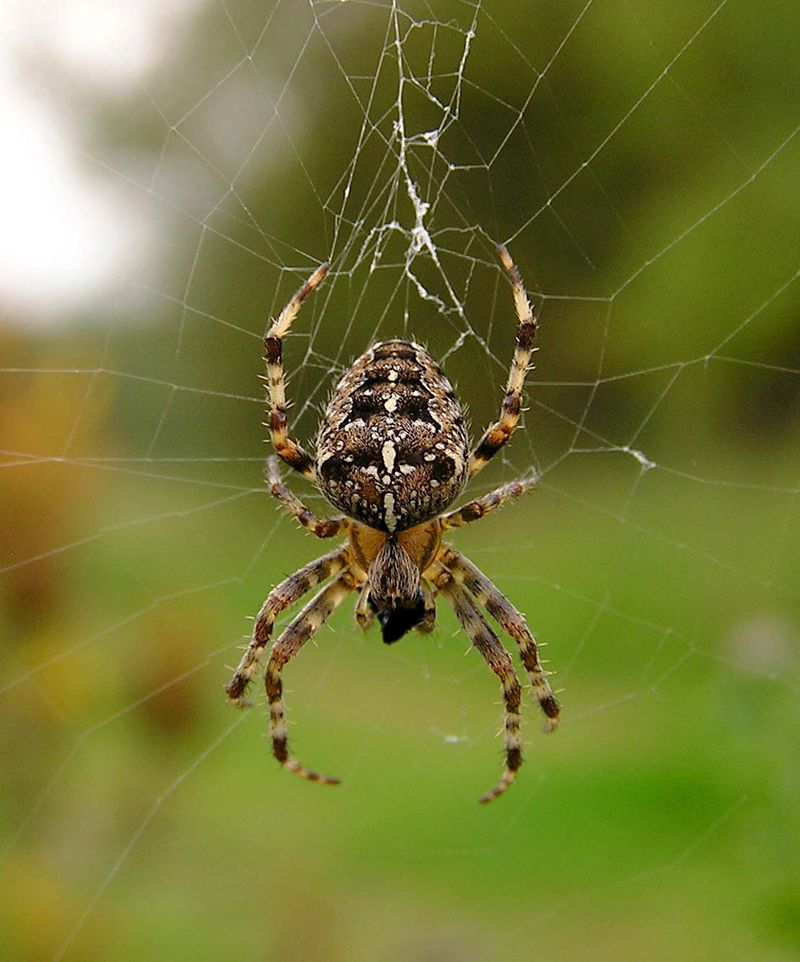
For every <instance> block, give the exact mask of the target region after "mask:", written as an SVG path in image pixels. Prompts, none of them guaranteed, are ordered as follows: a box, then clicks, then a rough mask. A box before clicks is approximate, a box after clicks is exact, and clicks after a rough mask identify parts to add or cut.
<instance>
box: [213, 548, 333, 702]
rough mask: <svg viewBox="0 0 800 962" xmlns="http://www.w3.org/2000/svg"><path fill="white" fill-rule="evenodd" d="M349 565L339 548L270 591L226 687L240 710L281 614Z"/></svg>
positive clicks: (229, 695) (296, 572)
mask: <svg viewBox="0 0 800 962" xmlns="http://www.w3.org/2000/svg"><path fill="white" fill-rule="evenodd" d="M347 563H348V555H347V550H346V549H343V548H337V549H336V550H335V551H331V552H330V554H326V555H323V556H322V557H321V558H317V560H316V561H312V562H311V563H310V564H307V565H305V566H304V567H303V568H300V569H299V570H298V571H295V573H294V574H293V575H289V577H288V578H286V579H285V580H284V581H282V582H281V583H280V584H279V585H277V586H276V587H275V588H273V589H272V591H270V593H269V594H268V595H267V600H266V601H265V602H264V604H263V605H262V606H261V611H259V613H258V617H257V618H256V622H255V624H254V625H253V634H252V636H251V638H250V643H249V644H248V646H247V649H246V650H245V653H244V654H243V655H242V659H241V661H240V662H239V667H238V668H237V669H236V671H235V672H234V673H233V677H232V678H231V680H230V681H229V682H228V684H227V686H226V688H225V691H226V692H227V693H228V698H230V700H231V701H232V702H234V703H235V704H236V705H238V706H239V707H240V708H244V707H247V702H245V701H244V699H243V696H244V693H245V689H246V688H247V686H248V684H249V683H250V679H251V678H252V677H253V673H254V672H255V670H256V666H257V665H258V659H259V658H260V657H261V653H262V652H263V651H264V649H265V648H266V646H267V644H268V643H269V640H270V637H271V635H272V626H273V625H274V624H275V619H276V618H277V617H278V615H279V614H280V613H281V612H282V611H284V610H285V609H286V608H289V607H290V606H291V605H293V604H294V603H295V602H296V601H298V600H299V599H300V598H302V597H303V595H305V594H308V592H309V591H311V589H312V588H314V587H315V586H316V585H318V584H319V583H320V582H321V581H326V580H327V579H328V578H330V577H331V576H332V575H335V574H339V572H340V571H341V570H342V569H343V568H345V567H346V566H347Z"/></svg>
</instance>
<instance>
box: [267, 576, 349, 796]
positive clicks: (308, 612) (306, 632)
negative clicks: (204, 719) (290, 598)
mask: <svg viewBox="0 0 800 962" xmlns="http://www.w3.org/2000/svg"><path fill="white" fill-rule="evenodd" d="M356 587H357V583H356V580H355V578H354V577H353V575H352V574H351V573H350V572H349V571H345V572H344V574H342V575H341V576H340V577H339V578H337V579H336V581H333V582H331V584H329V585H327V587H325V588H323V589H322V591H320V592H319V594H317V595H316V596H315V597H314V598H312V600H311V601H310V602H309V603H308V604H307V605H306V606H305V608H303V610H302V611H301V612H300V614H299V615H298V616H297V617H296V618H295V619H294V621H292V623H291V624H290V625H289V626H288V627H287V628H286V630H285V631H284V632H283V634H282V635H281V636H280V638H278V640H277V641H276V642H275V644H274V645H273V647H272V651H271V652H270V656H269V661H268V662H267V668H266V671H265V672H264V685H265V687H266V689H267V698H268V699H269V737H270V739H271V740H272V754H273V755H274V756H275V758H277V760H278V761H279V762H280V763H281V765H283V767H284V768H287V769H289V771H291V772H294V773H295V774H296V775H300V776H301V777H302V778H307V779H309V781H312V782H322V783H323V784H325V785H338V784H339V779H338V778H329V777H328V776H327V775H320V774H318V773H317V772H312V771H310V770H309V769H307V768H304V767H303V766H302V765H301V764H300V762H298V761H297V760H296V759H294V758H292V757H291V755H290V754H289V740H288V736H287V734H286V713H285V709H284V706H283V682H282V681H281V672H282V671H283V668H284V666H285V665H286V663H287V662H288V661H290V660H291V659H292V658H293V657H294V656H295V655H296V654H297V652H298V651H299V650H300V649H301V648H302V647H303V645H304V644H305V643H306V642H307V641H308V639H309V638H310V637H311V636H312V635H313V634H314V633H315V632H317V631H318V630H319V629H320V628H321V627H322V625H323V624H324V623H325V621H326V620H327V619H328V618H329V617H330V615H331V614H332V613H333V612H334V611H335V610H336V608H338V607H339V605H340V604H341V603H342V602H343V601H344V599H345V598H346V597H347V596H348V595H349V594H350V592H351V591H353V590H355V588H356Z"/></svg>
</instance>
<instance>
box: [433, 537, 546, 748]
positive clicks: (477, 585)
mask: <svg viewBox="0 0 800 962" xmlns="http://www.w3.org/2000/svg"><path fill="white" fill-rule="evenodd" d="M440 560H441V562H442V564H444V566H445V567H446V568H447V570H448V571H449V572H451V573H452V574H454V575H455V576H456V578H457V579H458V580H459V581H461V582H463V584H464V586H465V587H466V589H467V590H468V591H469V592H470V594H471V595H473V596H474V597H475V600H476V601H477V602H478V604H479V605H483V607H484V608H485V609H486V610H487V611H488V612H489V614H490V615H491V616H492V618H494V620H495V621H496V622H497V623H498V625H500V627H501V628H502V629H503V631H506V632H508V634H509V635H511V637H512V638H513V639H514V641H516V643H517V645H518V647H519V656H520V660H521V661H522V664H523V666H524V667H525V671H526V672H527V673H528V679H529V681H530V685H531V691H532V692H533V694H534V697H535V698H536V700H537V701H538V702H539V708H541V710H542V713H543V714H544V716H545V718H546V719H547V724H546V726H545V731H547V732H551V731H553V730H554V729H555V728H556V727H557V726H558V716H559V711H560V709H559V704H558V701H557V699H556V696H555V695H554V694H553V689H552V688H551V687H550V682H549V681H548V680H547V675H548V672H546V671H545V670H544V669H543V668H542V665H541V662H540V661H539V651H538V649H537V647H536V641H535V639H534V637H533V635H532V634H531V630H530V628H528V626H527V624H526V623H525V619H524V618H523V617H522V615H521V614H520V612H518V611H517V609H516V608H515V607H514V606H513V605H512V604H511V602H510V601H509V600H508V598H506V596H505V595H504V594H503V593H502V592H501V591H500V589H499V588H498V587H497V586H496V585H494V584H493V583H492V582H491V581H490V580H489V579H488V578H487V577H486V575H485V574H484V573H483V572H482V571H481V570H480V568H478V567H477V566H476V565H474V564H473V563H472V562H471V561H470V560H469V558H466V557H465V556H464V555H463V554H461V553H460V552H459V551H456V550H454V549H453V548H451V547H449V546H445V547H444V549H443V550H442V552H441V555H440Z"/></svg>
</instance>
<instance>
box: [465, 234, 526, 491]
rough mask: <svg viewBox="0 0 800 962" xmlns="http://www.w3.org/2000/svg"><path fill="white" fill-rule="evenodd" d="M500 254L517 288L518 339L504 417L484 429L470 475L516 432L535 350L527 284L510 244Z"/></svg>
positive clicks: (505, 268) (501, 411)
mask: <svg viewBox="0 0 800 962" xmlns="http://www.w3.org/2000/svg"><path fill="white" fill-rule="evenodd" d="M498 254H499V256H500V262H501V263H502V265H503V268H504V270H505V272H506V274H507V275H508V278H509V280H510V281H511V287H512V289H513V292H514V307H515V309H516V312H517V318H518V319H519V326H518V327H517V342H516V347H515V349H514V356H513V358H512V360H511V370H510V371H509V374H508V382H507V383H506V393H505V397H504V398H503V403H502V406H501V408H500V417H499V418H498V419H497V420H496V421H494V422H493V423H492V424H490V425H489V427H488V428H487V429H486V430H485V431H484V433H483V437H482V438H481V439H480V441H479V442H478V444H477V445H476V447H475V450H474V451H473V452H472V458H471V460H470V472H469V473H470V476H472V475H474V474H477V473H478V471H480V470H481V468H482V467H483V466H484V465H485V464H486V463H487V461H489V459H490V458H492V457H494V455H495V454H497V452H498V451H499V450H500V448H502V447H503V445H504V444H505V443H506V441H508V439H509V438H510V437H511V435H512V434H513V432H514V428H515V427H516V426H517V422H518V421H519V416H520V412H521V411H522V389H523V387H524V385H525V375H526V373H527V371H528V368H529V367H530V363H531V357H532V355H533V352H534V347H533V339H534V337H535V336H536V317H535V315H534V312H533V308H532V307H531V304H530V301H529V300H528V295H527V294H526V293H525V288H524V287H523V286H522V278H521V277H520V276H519V271H518V270H517V268H516V266H515V265H514V262H513V261H512V260H511V255H510V254H509V253H508V251H507V250H506V248H505V247H499V248H498Z"/></svg>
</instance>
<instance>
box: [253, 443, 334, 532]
mask: <svg viewBox="0 0 800 962" xmlns="http://www.w3.org/2000/svg"><path fill="white" fill-rule="evenodd" d="M267 481H268V482H269V489H270V492H271V493H272V496H273V497H275V498H277V499H278V500H279V501H280V502H281V504H282V505H283V506H284V507H285V508H286V510H287V511H288V512H289V514H292V515H294V517H295V518H297V520H298V521H299V522H300V524H302V525H303V527H304V528H308V530H309V531H310V532H311V533H312V534H313V535H315V536H316V537H317V538H333V537H335V536H336V535H337V534H339V532H340V531H346V530H347V529H348V527H349V526H350V521H349V520H348V519H347V518H345V516H344V515H341V514H340V515H337V516H336V517H335V518H318V517H317V516H316V515H315V514H314V513H313V512H312V511H311V510H310V509H309V508H307V507H306V506H305V505H304V504H303V502H302V501H301V500H300V499H299V498H298V497H297V496H296V495H294V494H293V493H292V492H291V491H290V490H289V489H288V488H287V487H286V485H285V484H284V483H283V481H282V480H281V475H280V470H279V468H278V459H277V458H276V457H275V455H274V454H271V455H270V456H269V457H268V458H267Z"/></svg>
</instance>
